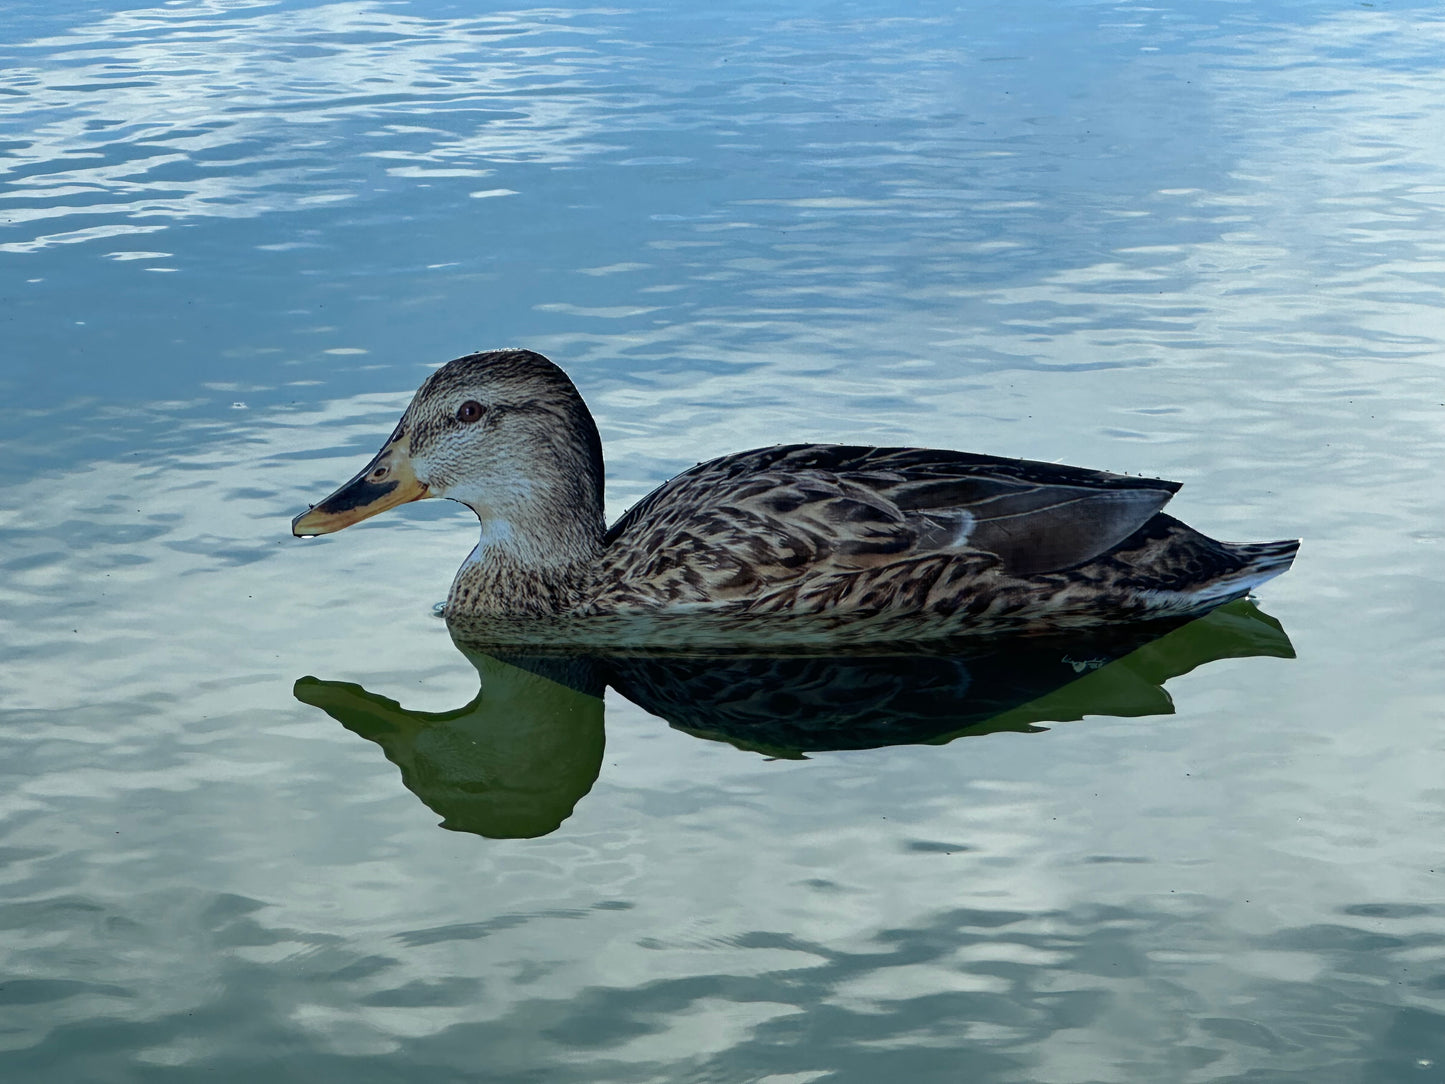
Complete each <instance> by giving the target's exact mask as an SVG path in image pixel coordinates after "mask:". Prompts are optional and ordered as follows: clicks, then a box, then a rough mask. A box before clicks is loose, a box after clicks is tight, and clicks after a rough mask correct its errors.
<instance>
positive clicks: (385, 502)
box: [291, 437, 431, 538]
mask: <svg viewBox="0 0 1445 1084" xmlns="http://www.w3.org/2000/svg"><path fill="white" fill-rule="evenodd" d="M430 496H431V492H430V491H429V490H428V489H427V487H426V486H425V485H424V484H423V483H422V482H419V481H418V480H417V477H416V472H415V471H414V470H413V469H412V463H411V448H410V441H409V440H408V439H407V438H406V437H402V438H401V439H400V440H396V441H392V442H390V443H388V444H387V446H386V447H385V448H383V449H382V450H381V451H379V452H378V453H377V454H376V458H375V459H373V460H372V461H371V462H370V463H368V464H367V465H366V466H365V467H363V468H362V469H361V473H359V474H358V475H357V476H356V477H355V478H353V479H351V481H349V482H347V483H346V484H345V485H344V486H342V487H341V488H340V489H338V490H337V491H336V492H335V493H333V494H331V496H329V497H327V498H326V499H325V500H324V501H322V502H321V503H320V504H316V505H312V506H311V510H310V511H309V512H302V513H301V515H299V516H297V517H296V518H295V519H293V520H292V521H291V533H292V534H294V535H296V536H298V537H300V538H309V537H311V536H312V535H318V534H330V533H331V532H332V531H339V530H341V529H342V528H343V527H350V526H351V525H352V524H353V523H360V522H361V521H362V520H364V519H369V518H370V517H371V516H374V515H376V514H377V513H378V512H385V511H386V510H387V509H388V508H395V507H396V506H397V505H399V504H406V503H407V502H408V501H419V500H421V499H422V498H423V497H430Z"/></svg>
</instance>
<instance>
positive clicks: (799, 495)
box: [587, 444, 1179, 612]
mask: <svg viewBox="0 0 1445 1084" xmlns="http://www.w3.org/2000/svg"><path fill="white" fill-rule="evenodd" d="M1178 488H1179V486H1178V483H1175V482H1166V481H1161V480H1156V479H1144V478H1128V477H1125V476H1123V475H1117V474H1107V473H1104V472H1098V471H1088V470H1083V469H1081V468H1078V467H1060V466H1055V465H1053V464H1049V463H1036V462H1030V461H1028V460H1015V459H999V458H994V457H989V456H980V455H971V454H967V453H963V452H950V451H934V450H928V449H917V448H866V447H854V446H849V445H826V444H803V445H785V446H781V447H777V448H762V449H757V450H754V451H750V452H739V453H737V454H734V455H729V456H724V457H722V458H721V459H715V460H711V461H709V462H707V463H702V464H699V465H698V466H696V467H694V468H692V469H691V470H689V471H685V472H683V473H682V474H680V475H678V476H677V477H676V478H673V479H672V480H671V481H669V482H667V483H665V484H664V485H662V486H661V487H659V488H658V489H656V490H654V491H653V492H652V493H651V494H650V495H649V496H647V497H646V498H644V499H643V500H642V501H641V502H639V503H638V504H637V505H636V506H635V507H634V508H633V509H632V510H631V511H629V512H628V513H627V514H626V515H625V516H623V517H622V518H621V519H620V520H618V522H617V523H616V524H614V525H613V527H612V528H611V529H610V530H609V531H608V532H607V534H606V535H605V536H604V546H605V549H604V552H603V555H602V559H601V562H600V564H599V568H598V570H597V573H598V574H597V577H596V579H595V580H594V589H593V592H592V602H591V604H590V605H589V606H588V607H587V608H588V609H589V610H590V611H592V612H607V611H612V610H614V609H620V610H630V609H634V608H637V609H641V608H649V607H654V606H659V605H662V606H676V605H686V604H718V603H722V604H725V605H732V606H737V605H747V606H748V607H749V608H750V609H759V610H782V609H791V610H799V609H802V610H806V611H808V612H816V611H819V610H822V609H827V608H829V607H834V606H849V607H858V608H886V609H897V608H915V607H916V608H918V609H927V608H929V607H930V606H934V605H938V604H939V602H940V598H939V594H938V592H937V590H936V588H937V585H938V582H939V580H940V577H943V578H945V579H947V580H948V581H950V582H954V581H956V578H957V576H958V575H959V573H960V572H962V571H963V570H965V569H967V570H968V572H969V574H970V575H985V574H988V573H990V572H992V573H994V574H995V575H996V576H1003V577H1018V576H1029V575H1034V574H1037V573H1041V572H1051V571H1055V570H1058V569H1063V568H1068V567H1071V566H1074V565H1078V564H1081V563H1083V562H1086V561H1088V560H1090V559H1092V558H1094V557H1097V556H1098V555H1099V554H1101V553H1104V552H1106V551H1107V550H1109V549H1110V548H1112V547H1114V546H1116V545H1118V544H1119V543H1120V542H1121V541H1123V540H1124V539H1125V538H1127V537H1129V536H1130V535H1131V534H1133V533H1134V532H1135V531H1136V530H1137V529H1138V528H1139V527H1141V526H1142V525H1143V524H1144V523H1146V522H1147V521H1148V520H1149V518H1150V517H1151V516H1153V515H1154V514H1155V513H1156V512H1157V511H1158V510H1159V509H1160V508H1161V507H1162V506H1163V505H1164V503H1165V502H1166V501H1167V500H1168V499H1169V497H1170V496H1171V495H1172V494H1173V493H1174V491H1175V490H1177V489H1178ZM945 572H946V573H947V576H946V577H945V576H944V573H945ZM949 593H950V594H952V592H949ZM951 601H956V598H954V599H952V600H951Z"/></svg>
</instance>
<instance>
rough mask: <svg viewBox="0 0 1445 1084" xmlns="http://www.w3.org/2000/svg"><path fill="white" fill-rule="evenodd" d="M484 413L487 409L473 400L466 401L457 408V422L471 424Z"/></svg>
mask: <svg viewBox="0 0 1445 1084" xmlns="http://www.w3.org/2000/svg"><path fill="white" fill-rule="evenodd" d="M486 412H487V408H486V407H484V406H482V404H481V403H479V402H477V401H476V400H475V399H468V400H467V401H466V402H465V403H463V404H462V405H461V406H459V407H457V421H459V422H466V423H468V424H471V423H472V422H474V421H477V420H478V419H479V418H480V417H481V416H482V415H483V414H485V413H486Z"/></svg>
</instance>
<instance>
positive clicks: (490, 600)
mask: <svg viewBox="0 0 1445 1084" xmlns="http://www.w3.org/2000/svg"><path fill="white" fill-rule="evenodd" d="M477 515H478V518H479V519H481V521H482V537H481V540H480V541H479V542H478V543H477V546H476V549H474V550H472V552H471V554H470V556H468V557H467V559H466V561H465V562H463V563H462V567H461V568H460V569H458V570H457V575H456V579H454V580H453V581H452V589H451V592H450V594H449V595H448V596H447V606H446V613H447V615H448V616H453V615H468V614H477V615H487V616H506V617H511V616H518V617H520V616H547V615H556V614H566V613H570V612H572V611H573V610H574V609H576V607H577V606H578V605H579V604H580V603H581V602H582V600H583V597H584V595H585V593H586V590H587V587H588V585H589V583H590V582H591V577H592V573H593V569H594V567H595V565H596V562H597V559H598V557H599V556H600V555H601V553H602V534H603V530H604V523H603V519H602V512H601V510H600V508H599V509H598V510H597V511H596V512H595V514H593V515H589V516H586V517H578V518H570V519H568V520H566V521H564V522H562V523H556V522H552V523H547V522H531V523H526V522H517V521H516V520H515V519H506V518H501V517H498V516H495V515H491V514H488V513H487V512H486V510H477Z"/></svg>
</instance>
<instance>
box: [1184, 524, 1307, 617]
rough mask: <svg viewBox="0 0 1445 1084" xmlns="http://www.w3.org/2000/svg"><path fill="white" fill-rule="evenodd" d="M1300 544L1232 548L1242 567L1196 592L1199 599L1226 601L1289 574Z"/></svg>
mask: <svg viewBox="0 0 1445 1084" xmlns="http://www.w3.org/2000/svg"><path fill="white" fill-rule="evenodd" d="M1299 545H1300V543H1299V539H1298V538H1291V539H1286V540H1284V541H1280V542H1246V543H1242V544H1237V545H1230V546H1228V549H1229V551H1230V553H1231V555H1232V556H1234V557H1236V558H1238V559H1239V562H1240V565H1239V568H1238V569H1237V570H1235V571H1233V572H1230V573H1227V574H1225V575H1223V576H1220V577H1218V578H1217V579H1214V580H1212V581H1211V582H1210V583H1209V584H1208V585H1206V586H1205V587H1204V588H1202V589H1201V590H1200V591H1198V592H1197V593H1196V595H1195V598H1196V600H1197V601H1199V602H1210V603H1212V602H1224V601H1226V600H1228V599H1232V598H1240V597H1242V596H1244V595H1247V594H1249V592H1251V591H1253V590H1254V589H1255V588H1256V587H1258V586H1259V585H1260V584H1262V583H1265V582H1267V581H1269V580H1272V579H1274V578H1275V577H1276V576H1278V575H1279V574H1280V573H1282V572H1287V571H1289V567H1290V565H1292V564H1294V557H1295V554H1296V553H1298V552H1299Z"/></svg>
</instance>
